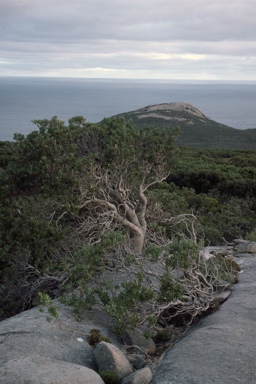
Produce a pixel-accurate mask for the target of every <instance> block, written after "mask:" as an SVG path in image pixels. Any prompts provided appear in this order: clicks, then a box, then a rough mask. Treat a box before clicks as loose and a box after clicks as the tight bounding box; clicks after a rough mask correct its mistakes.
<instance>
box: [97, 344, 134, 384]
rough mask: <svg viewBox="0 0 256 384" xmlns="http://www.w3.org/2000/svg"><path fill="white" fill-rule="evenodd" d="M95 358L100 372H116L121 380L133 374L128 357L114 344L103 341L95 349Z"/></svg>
mask: <svg viewBox="0 0 256 384" xmlns="http://www.w3.org/2000/svg"><path fill="white" fill-rule="evenodd" d="M94 356H95V359H96V362H97V366H98V371H99V372H104V371H111V372H114V373H116V374H117V376H118V378H119V379H123V378H124V377H126V376H128V375H130V374H131V373H132V367H131V364H130V363H129V361H128V359H127V358H126V356H125V355H124V354H123V353H122V351H120V349H118V348H116V347H115V346H114V345H112V344H109V343H106V342H105V341H101V342H100V343H99V344H97V346H96V348H95V349H94Z"/></svg>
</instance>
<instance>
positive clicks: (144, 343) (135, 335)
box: [122, 328, 156, 355]
mask: <svg viewBox="0 0 256 384" xmlns="http://www.w3.org/2000/svg"><path fill="white" fill-rule="evenodd" d="M122 340H123V342H124V343H125V344H126V345H137V346H139V347H140V348H141V349H142V350H143V351H144V352H146V353H148V354H150V355H151V354H152V355H153V354H154V353H155V352H156V345H155V343H154V341H153V340H152V339H151V338H150V337H145V336H144V334H143V332H142V331H141V330H140V329H138V328H135V329H134V330H132V331H128V332H126V334H125V335H124V336H123V337H122Z"/></svg>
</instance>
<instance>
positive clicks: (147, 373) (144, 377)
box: [121, 367, 153, 384]
mask: <svg viewBox="0 0 256 384" xmlns="http://www.w3.org/2000/svg"><path fill="white" fill-rule="evenodd" d="M152 377H153V376H152V372H151V369H150V368H149V367H145V368H142V369H139V370H138V371H135V372H134V373H132V374H131V375H129V376H127V377H125V378H124V379H123V380H122V381H121V384H149V383H150V382H151V380H152Z"/></svg>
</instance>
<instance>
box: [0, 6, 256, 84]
mask: <svg viewBox="0 0 256 384" xmlns="http://www.w3.org/2000/svg"><path fill="white" fill-rule="evenodd" d="M0 76H40V77H41V76H43V77H44V76H47V77H84V78H122V79H130V78H133V79H169V80H215V81H216V80H220V81H223V80H224V81H225V80H241V81H255V80H256V3H255V0H221V1H219V0H175V1H174V0H0Z"/></svg>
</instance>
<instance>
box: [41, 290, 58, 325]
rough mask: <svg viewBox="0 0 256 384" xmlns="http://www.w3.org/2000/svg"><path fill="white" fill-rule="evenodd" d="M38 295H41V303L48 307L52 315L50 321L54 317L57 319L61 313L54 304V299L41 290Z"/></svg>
mask: <svg viewBox="0 0 256 384" xmlns="http://www.w3.org/2000/svg"><path fill="white" fill-rule="evenodd" d="M38 296H39V297H40V304H41V305H42V306H44V307H47V310H48V313H49V315H50V317H48V318H47V320H48V321H51V319H52V318H55V319H57V318H58V316H59V314H58V310H57V308H56V307H55V306H54V305H53V300H52V299H51V298H50V296H49V295H48V294H47V293H42V292H39V293H38ZM39 311H40V312H43V309H42V308H40V309H39Z"/></svg>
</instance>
